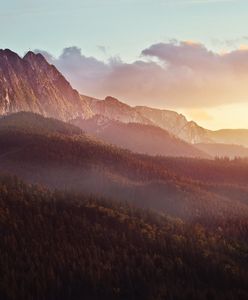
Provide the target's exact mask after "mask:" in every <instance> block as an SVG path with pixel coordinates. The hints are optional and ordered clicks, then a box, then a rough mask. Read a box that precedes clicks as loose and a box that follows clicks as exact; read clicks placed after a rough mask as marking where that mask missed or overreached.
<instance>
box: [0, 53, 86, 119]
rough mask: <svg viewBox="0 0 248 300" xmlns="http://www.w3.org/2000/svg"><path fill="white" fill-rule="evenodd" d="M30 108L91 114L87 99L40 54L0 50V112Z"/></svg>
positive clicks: (64, 114) (42, 111)
mask: <svg viewBox="0 0 248 300" xmlns="http://www.w3.org/2000/svg"><path fill="white" fill-rule="evenodd" d="M18 111H32V112H36V113H40V114H42V115H44V116H49V117H56V118H58V119H61V120H68V119H71V118H75V117H77V116H81V117H84V118H87V117H90V116H92V112H91V109H90V108H89V106H88V103H87V102H86V101H85V100H84V99H83V98H82V97H81V96H80V95H79V94H78V92H77V91H75V90H73V89H72V87H71V86H70V84H69V83H68V82H67V81H66V80H65V78H64V77H63V76H62V75H61V73H59V72H58V70H57V69H56V68H55V67H54V66H52V65H50V64H48V63H47V61H46V60H45V58H44V57H43V56H42V55H41V54H34V53H33V52H28V53H27V54H26V55H25V56H24V57H23V58H20V57H19V56H18V55H17V54H16V53H14V52H12V51H10V50H8V49H6V50H0V114H2V115H3V114H7V113H11V112H18Z"/></svg>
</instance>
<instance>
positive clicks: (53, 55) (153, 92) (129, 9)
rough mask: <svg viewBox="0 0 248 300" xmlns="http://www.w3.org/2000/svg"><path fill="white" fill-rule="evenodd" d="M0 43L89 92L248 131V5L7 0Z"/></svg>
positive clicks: (0, 6) (0, 0) (230, 1)
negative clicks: (36, 55)
mask: <svg viewBox="0 0 248 300" xmlns="http://www.w3.org/2000/svg"><path fill="white" fill-rule="evenodd" d="M0 37H1V39H0V48H9V49H11V50H13V51H15V52H18V53H19V54H20V55H23V54H24V53H25V52H26V51H28V50H35V51H38V52H41V53H43V54H44V55H45V56H46V58H47V59H48V60H49V62H51V63H53V64H54V65H56V67H57V68H58V69H59V70H60V71H61V72H62V73H63V74H64V75H65V76H66V78H67V79H68V80H69V81H70V82H71V84H72V85H73V87H75V88H77V89H78V90H79V91H80V92H81V93H83V94H87V95H92V96H94V97H98V98H101V99H102V98H105V96H107V95H112V96H115V97H117V98H119V99H120V100H122V101H124V102H126V103H128V104H131V105H148V106H152V107H157V108H165V109H172V110H176V111H178V112H181V113H184V114H186V116H187V118H188V119H194V120H195V121H197V122H198V123H199V124H200V125H202V126H204V127H207V128H210V129H219V128H248V118H247V112H248V84H247V83H246V82H248V1H247V0H70V1H68V0H52V1H51V0H50V1H48V0H43V1H39V0H36V1H34V0H8V1H6V0H0Z"/></svg>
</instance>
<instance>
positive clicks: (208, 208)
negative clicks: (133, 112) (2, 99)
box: [0, 113, 248, 300]
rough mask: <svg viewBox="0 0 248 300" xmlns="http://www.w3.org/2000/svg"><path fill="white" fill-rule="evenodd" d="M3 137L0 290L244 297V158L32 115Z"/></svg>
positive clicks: (11, 119) (2, 295)
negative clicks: (129, 145)
mask: <svg viewBox="0 0 248 300" xmlns="http://www.w3.org/2000/svg"><path fill="white" fill-rule="evenodd" d="M0 145H1V147H0V166H1V176H0V235H1V243H0V299H4V300H5V299H6V300H9V299H51V300H52V299H148V300H153V299H154V300H155V299H171V300H174V299H175V300H176V299H180V300H181V299H190V300H191V299H196V300H198V299H199V300H201V299H204V300H205V299H206V300H209V299H211V300H212V299H218V300H219V299H225V300H226V299H227V300H228V299H230V300H231V299H233V300H236V299H247V297H248V288H247V287H248V221H247V216H248V199H247V195H248V193H247V191H248V190H247V187H246V182H247V179H248V164H247V161H246V160H245V159H236V160H227V159H226V158H223V159H216V160H205V159H198V160H197V159H187V158H163V157H150V156H146V155H140V154H135V153H131V152H129V151H127V150H121V149H119V148H117V147H115V146H110V145H107V144H105V143H103V142H100V141H97V140H95V139H92V138H91V137H89V136H87V135H86V134H85V133H83V132H82V131H81V130H80V129H78V128H76V127H74V126H72V125H70V124H67V123H63V122H60V121H57V120H54V119H45V118H43V117H41V116H38V115H34V114H30V113H19V114H16V115H10V116H8V117H6V118H3V119H1V120H0ZM27 149H28V151H27Z"/></svg>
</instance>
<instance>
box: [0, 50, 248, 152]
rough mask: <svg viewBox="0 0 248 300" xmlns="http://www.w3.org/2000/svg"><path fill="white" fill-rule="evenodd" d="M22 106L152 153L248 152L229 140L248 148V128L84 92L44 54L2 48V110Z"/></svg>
mask: <svg viewBox="0 0 248 300" xmlns="http://www.w3.org/2000/svg"><path fill="white" fill-rule="evenodd" d="M19 111H30V112H34V113H39V114H41V115H43V116H45V117H53V118H57V119H59V120H63V121H67V122H71V123H73V124H75V125H77V126H79V127H80V128H81V129H82V130H84V131H86V132H88V133H91V134H93V135H95V136H97V137H98V138H100V139H103V140H104V141H106V142H109V143H112V144H116V145H118V146H121V147H123V148H127V149H130V150H132V151H135V152H139V153H146V154H151V155H163V156H189V157H203V158H207V157H214V156H223V155H224V154H225V155H226V154H228V156H230V157H235V156H244V155H245V156H246V152H247V151H246V150H247V149H246V148H244V149H243V148H242V149H243V150H242V149H241V148H240V147H234V146H230V145H232V144H234V145H239V146H243V147H248V130H219V131H211V130H207V129H205V128H202V127H200V126H199V125H198V124H196V123H195V122H193V121H188V120H187V119H186V117H185V116H183V115H182V114H178V113H176V112H174V111H170V110H160V109H154V108H150V107H142V106H138V107H131V106H129V105H127V104H125V103H123V102H121V101H119V100H118V99H115V98H113V97H106V98H105V99H104V100H98V99H94V98H91V97H88V96H83V95H80V94H79V93H78V92H77V91H76V90H74V89H73V88H72V87H71V85H70V84H69V83H68V81H66V79H65V78H64V77H63V75H62V74H61V73H60V72H59V71H58V70H57V69H56V68H55V67H54V66H53V65H50V64H49V63H48V62H47V61H46V60H45V58H44V57H43V56H42V55H41V54H34V53H33V52H28V53H27V54H26V55H25V56H24V57H23V58H21V57H19V56H18V55H17V54H16V53H14V52H12V51H10V50H8V49H7V50H0V115H6V114H10V113H15V112H19ZM197 144H200V145H197ZM219 144H221V145H222V146H220V145H219ZM210 145H213V146H212V147H211V146H210ZM226 145H227V146H226ZM210 148H211V149H210Z"/></svg>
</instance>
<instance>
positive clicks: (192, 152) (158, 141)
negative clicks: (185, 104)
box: [71, 115, 209, 158]
mask: <svg viewBox="0 0 248 300" xmlns="http://www.w3.org/2000/svg"><path fill="white" fill-rule="evenodd" d="M71 123H72V124H74V125H76V126H78V127H80V128H81V129H82V130H84V131H86V132H87V133H90V134H92V135H94V136H96V137H98V138H99V139H102V140H104V141H106V142H108V143H111V144H114V145H117V146H119V147H122V148H126V149H129V150H131V151H133V152H137V153H144V154H149V155H164V156H188V157H202V158H207V157H209V156H208V155H206V154H205V153H204V152H203V151H201V150H198V149H197V148H195V147H194V146H193V145H190V144H188V143H186V142H184V141H182V140H180V139H179V138H177V137H176V136H174V135H172V134H170V133H168V132H167V131H166V130H164V129H162V128H160V127H157V126H154V125H148V124H142V123H131V122H130V123H122V122H119V121H115V120H110V119H108V118H107V117H104V116H102V115H95V116H94V117H93V118H91V119H87V120H84V119H82V118H77V119H74V120H72V121H71Z"/></svg>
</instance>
